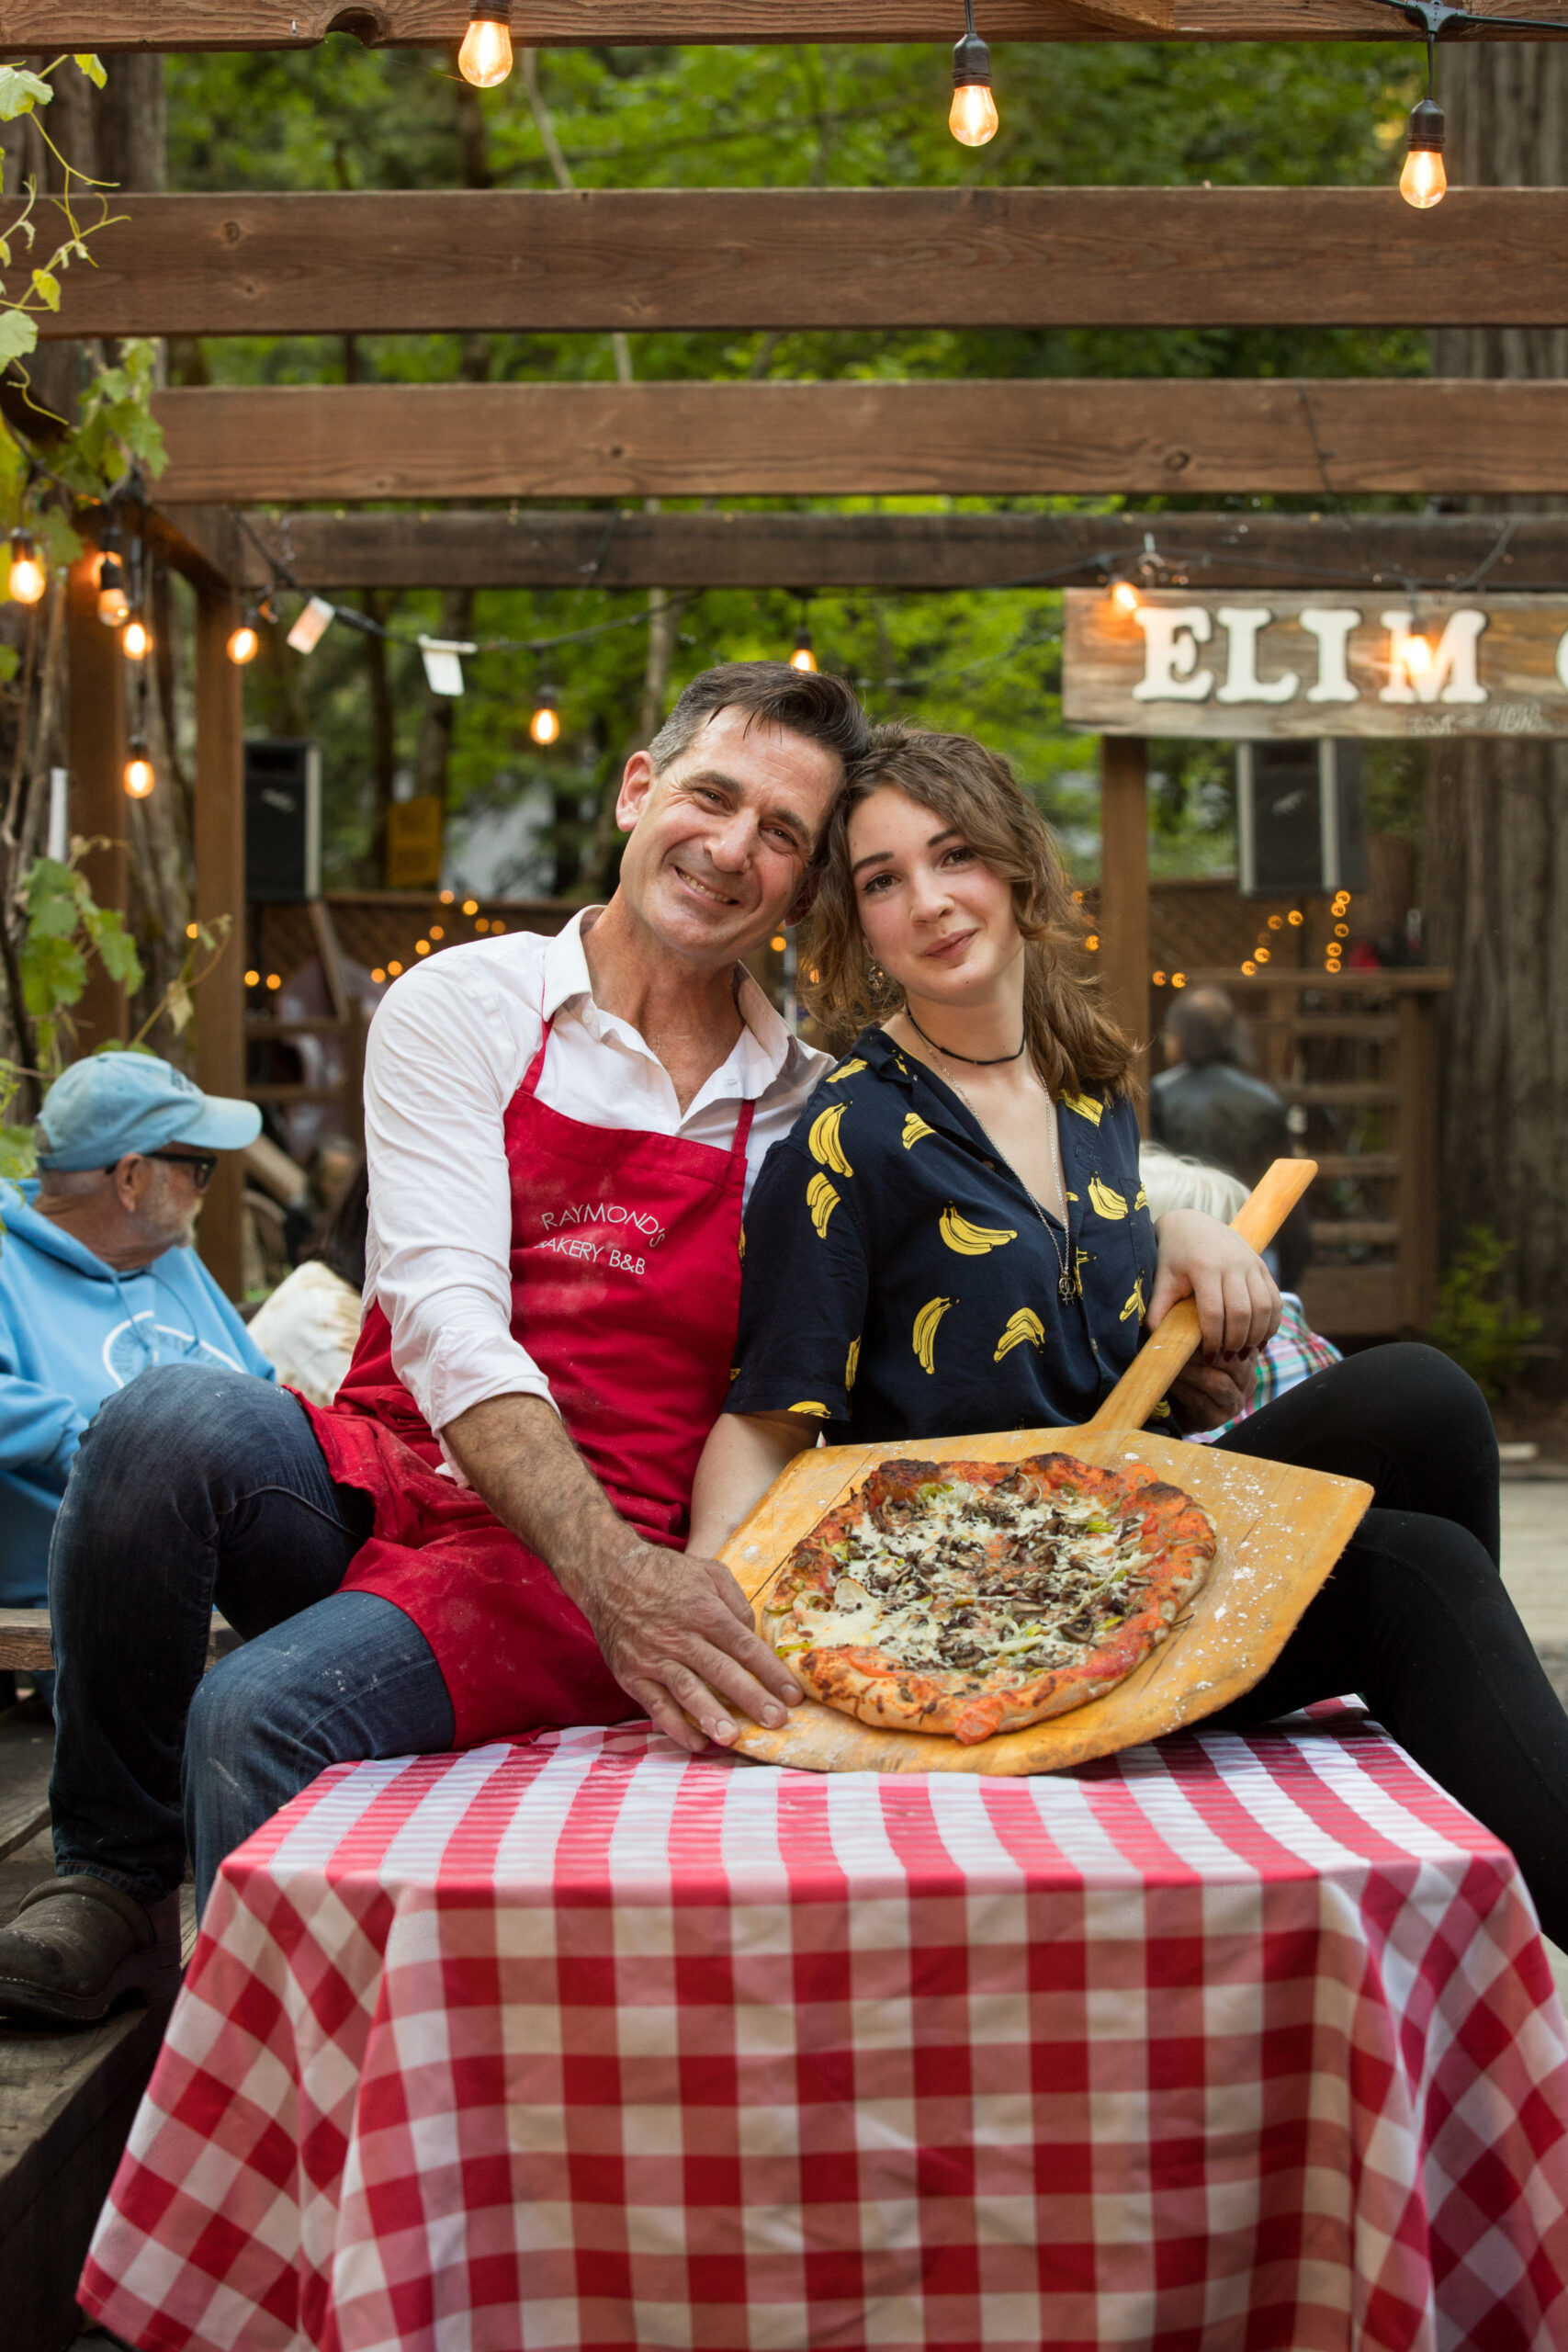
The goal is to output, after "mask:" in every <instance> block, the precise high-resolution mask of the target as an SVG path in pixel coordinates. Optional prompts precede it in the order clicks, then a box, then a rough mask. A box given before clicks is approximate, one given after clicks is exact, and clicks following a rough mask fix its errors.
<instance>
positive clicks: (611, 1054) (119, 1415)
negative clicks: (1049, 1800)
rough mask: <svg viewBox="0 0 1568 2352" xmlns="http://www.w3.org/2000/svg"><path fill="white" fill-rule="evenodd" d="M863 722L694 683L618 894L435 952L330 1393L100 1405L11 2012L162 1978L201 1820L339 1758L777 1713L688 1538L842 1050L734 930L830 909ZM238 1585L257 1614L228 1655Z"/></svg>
mask: <svg viewBox="0 0 1568 2352" xmlns="http://www.w3.org/2000/svg"><path fill="white" fill-rule="evenodd" d="M865 735H866V726H865V719H864V716H863V713H862V711H861V709H860V707H859V705H858V703H857V702H856V701H855V699H854V696H853V695H852V694H851V692H850V690H849V689H848V687H846V686H845V685H844V684H842V683H841V682H840V681H839V680H837V679H832V678H827V677H822V676H818V675H814V674H811V673H799V672H797V671H795V670H794V669H792V668H790V667H789V666H787V665H786V664H784V663H782V662H754V663H735V664H731V665H728V667H726V668H724V669H720V670H716V671H710V672H707V673H705V675H704V676H702V677H700V678H698V679H697V680H695V681H694V684H692V685H690V686H689V687H688V688H687V689H686V691H685V693H684V694H683V695H682V696H681V698H680V700H679V702H678V703H677V704H676V707H675V709H674V711H673V712H672V714H671V718H670V719H669V721H668V722H667V723H666V725H665V727H664V728H663V729H662V730H661V731H660V734H659V735H658V736H657V737H656V738H655V740H654V741H653V743H652V744H651V745H650V746H649V750H648V751H647V752H637V754H635V755H634V757H633V758H632V759H631V761H630V762H629V763H627V766H626V775H625V779H624V782H623V785H622V789H621V796H620V801H619V806H618V809H617V815H618V818H619V821H620V823H621V825H622V826H623V828H624V829H626V831H628V832H629V834H630V839H629V841H628V842H627V844H626V854H625V857H624V861H623V864H622V868H621V875H620V880H619V884H618V887H617V888H616V890H615V896H614V897H613V898H612V899H611V901H610V903H609V905H608V906H607V907H605V908H603V909H597V910H592V909H591V910H586V911H585V912H584V913H583V914H581V915H580V916H578V917H576V918H574V920H573V921H572V922H571V923H570V924H569V925H568V926H567V929H566V930H565V931H564V932H563V933H561V934H560V935H559V937H558V938H556V939H549V940H546V939H540V938H537V937H535V936H533V935H531V934H527V933H508V934H504V935H502V937H500V938H490V939H486V940H482V941H476V942H474V943H473V944H470V945H468V946H464V947H462V948H459V949H456V950H454V951H451V952H449V953H447V954H446V955H443V956H439V957H432V958H431V959H430V961H429V962H428V963H426V964H424V965H423V966H421V967H418V968H417V969H416V970H414V971H413V972H411V973H410V974H409V975H408V976H407V977H406V978H404V979H403V980H401V981H400V983H399V984H398V986H397V987H396V988H395V989H393V990H392V992H391V993H390V995H389V999H388V1001H387V1002H386V1004H385V1005H384V1006H383V1008H382V1010H381V1011H380V1012H378V1015H377V1019H376V1022H375V1024H374V1026H373V1028H372V1031H371V1036H370V1044H369V1051H368V1055H367V1069H366V1137H367V1156H368V1160H369V1170H370V1239H369V1250H368V1257H367V1300H368V1302H369V1305H368V1311H367V1316H366V1319H365V1324H364V1329H363V1331H362V1334H361V1339H360V1344H359V1347H358V1350H357V1351H356V1353H355V1360H354V1363H353V1365H352V1367H351V1369H350V1372H349V1374H348V1377H347V1379H346V1380H345V1382H344V1385H343V1388H342V1389H341V1391H340V1392H339V1396H338V1398H337V1401H336V1403H335V1404H334V1405H333V1407H332V1408H328V1409H325V1410H322V1409H320V1408H316V1407H314V1406H306V1405H304V1404H303V1403H302V1402H301V1401H300V1400H299V1399H298V1398H297V1397H292V1396H290V1395H289V1394H288V1392H278V1391H275V1390H270V1389H269V1388H267V1387H266V1386H265V1385H264V1384H263V1383H260V1382H256V1381H246V1380H244V1379H243V1378H242V1377H241V1376H240V1375H237V1374H229V1373H224V1372H222V1371H213V1372H208V1371H205V1370H186V1369H185V1368H184V1367H171V1368H170V1369H169V1370H167V1371H154V1372H152V1373H149V1374H144V1375H143V1376H142V1377H141V1379H139V1380H137V1381H136V1382H135V1383H133V1384H132V1385H131V1386H130V1388H128V1389H126V1390H124V1391H123V1392H121V1394H120V1395H119V1396H118V1397H115V1398H114V1399H113V1400H112V1401H111V1402H110V1404H109V1405H108V1406H107V1407H106V1408H105V1409H104V1411H103V1412H102V1413H101V1414H100V1415H99V1417H98V1419H97V1420H96V1422H95V1423H94V1424H93V1427H92V1428H91V1430H89V1431H88V1433H87V1436H86V1438H85V1440H84V1442H83V1447H82V1453H81V1455H80V1457H79V1462H78V1466H77V1467H76V1469H75V1470H74V1471H73V1476H72V1479H71V1483H70V1487H69V1488H68V1491H67V1494H66V1497H65V1500H64V1503H63V1505H62V1510H61V1513H60V1521H59V1527H58V1532H57V1534H56V1539H55V1545H54V1551H53V1554H52V1555H51V1611H52V1616H53V1624H54V1634H55V1642H56V1656H57V1658H58V1661H59V1668H60V1673H59V1684H58V1694H57V1706H58V1724H59V1732H58V1740H57V1747H56V1758H55V1770H54V1780H53V1783H52V1785H51V1813H52V1816H53V1826H54V1847H55V1869H56V1875H55V1877H54V1878H53V1879H51V1880H50V1881H48V1882H46V1883H45V1884H44V1885H43V1886H41V1887H39V1888H37V1889H35V1890H34V1892H33V1894H31V1895H30V1896H29V1897H28V1902H27V1904H26V1905H25V1906H24V1908H23V1910H22V1912H21V1913H20V1914H19V1915H18V1917H17V1920H16V1922H15V1924H14V1925H13V1926H12V1927H11V1928H6V1929H5V1930H4V1931H0V2014H10V2015H20V2016H29V2017H48V2018H60V2019H80V2020H86V2019H90V2018H96V2017H99V2016H101V2015H103V2013H104V2012H105V2010H106V2009H107V2007H109V2006H110V2005H111V2004H112V2003H113V2002H114V2001H115V2000H116V1999H118V1997H119V1996H120V1995H121V1994H122V1993H124V1992H126V1991H127V1990H131V1989H144V1990H149V1991H152V1990H155V1989H156V1988H157V1987H158V1986H159V1985H161V1984H162V1983H164V1982H165V1981H167V1980H168V1979H169V1978H170V1977H171V1975H172V1973H174V1971H175V1969H176V1968H177V1957H178V1934H177V1930H178V1894H177V1889H178V1885H179V1881H180V1878H181V1875H182V1872H183V1869H184V1862H185V1854H186V1842H187V1839H188V1843H189V1846H190V1849H191V1851H192V1853H193V1855H194V1858H195V1861H196V1866H197V1887H198V1893H199V1894H200V1895H202V1896H203V1897H205V1894H206V1891H207V1888H208V1886H209V1884H210V1882H211V1878H212V1875H213V1873H214V1871H216V1869H217V1866H218V1864H219V1862H220V1860H221V1859H222V1857H223V1855H224V1854H225V1853H227V1852H228V1851H230V1850H231V1848H232V1847H233V1846H234V1845H235V1844H237V1843H238V1841H239V1839H240V1838H243V1837H244V1836H246V1835H248V1833H249V1832H250V1830H251V1829H253V1828H254V1827H255V1826H257V1825H258V1824H259V1823H260V1822H262V1821H264V1820H265V1819H266V1818H267V1817H268V1815H270V1814H272V1813H273V1812H274V1811H275V1810H276V1807H277V1806H278V1805H279V1804H283V1803H284V1802H286V1801H287V1799H288V1797H289V1796H290V1795H292V1794H294V1793H295V1792H297V1791H298V1790H299V1789H300V1788H302V1787H304V1786H305V1785H306V1784H307V1783H308V1782H309V1781H310V1780H312V1779H313V1778H314V1777H315V1775H316V1773H317V1772H318V1771H320V1770H322V1769H323V1768H324V1767H325V1766H327V1765H329V1764H332V1763H336V1762H344V1761H347V1760H351V1759H357V1758H365V1757H373V1756H395V1755H402V1754H408V1753H411V1752H413V1753H419V1752H429V1751H432V1750H436V1749H441V1748H445V1747H453V1746H457V1747H470V1746H472V1745H474V1744H475V1743H477V1742H479V1741H481V1740H486V1739H492V1738H496V1737H499V1736H505V1735H507V1734H514V1733H521V1732H526V1731H529V1730H532V1729H536V1728H538V1727H540V1726H542V1725H548V1724H573V1723H607V1722H616V1721H619V1720H621V1719H623V1718H624V1717H627V1716H633V1715H640V1714H649V1715H651V1716H652V1717H653V1719H654V1720H655V1722H656V1723H658V1724H659V1725H660V1727H661V1728H662V1729H663V1730H664V1731H666V1732H667V1733H668V1734H669V1735H670V1736H671V1738H673V1739H675V1740H677V1741H679V1742H680V1743H681V1744H682V1746H683V1747H687V1748H688V1749H691V1750H696V1749H700V1748H701V1747H704V1746H705V1744H706V1741H707V1740H708V1739H714V1740H717V1741H720V1742H726V1741H728V1740H730V1739H733V1737H734V1736H735V1714H736V1713H744V1714H747V1715H750V1716H751V1717H753V1718H755V1719H758V1720H760V1721H762V1722H765V1723H775V1724H777V1723H782V1722H783V1721H784V1708H785V1707H786V1706H788V1705H790V1704H793V1703H794V1702H795V1700H796V1699H797V1697H798V1695H799V1694H798V1691H797V1690H796V1688H795V1684H794V1682H793V1680H792V1679H791V1678H790V1676H789V1674H788V1672H787V1670H786V1669H785V1668H784V1666H783V1664H782V1662H781V1661H780V1660H779V1659H778V1658H777V1657H775V1656H774V1655H773V1652H772V1651H771V1650H769V1649H768V1648H766V1647H765V1646H764V1645H763V1644H762V1643H761V1642H760V1641H759V1640H758V1638H757V1636H756V1634H755V1633H754V1631H753V1629H752V1623H751V1615H750V1610H749V1609H748V1608H747V1607H746V1605H745V1603H744V1601H743V1600H741V1598H740V1594H739V1589H738V1588H737V1587H736V1585H735V1582H734V1580H733V1578H732V1577H730V1576H729V1574H728V1570H727V1569H725V1568H723V1567H722V1566H719V1564H718V1563H717V1562H716V1561H712V1560H705V1559H701V1558H698V1557H695V1556H694V1555H686V1554H684V1553H683V1552H682V1549H681V1545H682V1541H683V1538H684V1535H685V1532H686V1528H687V1524H688V1520H687V1511H688V1505H689V1501H690V1496H691V1484H692V1477H693V1474H694V1470H695V1466H696V1462H697V1457H698V1454H699V1453H700V1452H701V1449H702V1444H703V1441H704V1439H705V1435H706V1433H707V1430H708V1429H709V1427H710V1425H711V1423H712V1421H713V1419H715V1417H716V1413H717V1411H718V1408H719V1405H720V1402H721V1400H722V1398H723V1396H724V1392H725V1387H726V1385H727V1382H728V1373H729V1363H730V1345H731V1340H732V1339H733V1336H734V1330H735V1323H736V1314H737V1307H738V1303H739V1259H740V1250H741V1247H742V1241H741V1230H740V1218H741V1211H742V1207H743V1205H744V1201H745V1197H746V1192H747V1188H748V1184H749V1182H750V1178H751V1176H752V1175H754V1173H755V1171H756V1169H757V1166H758V1165H759V1163H760V1160H761V1156H762V1154H763V1153H764V1152H765V1151H766V1149H767V1148H768V1147H769V1145H770V1144H771V1143H772V1142H773V1141H775V1140H777V1139H778V1138H779V1137H781V1136H783V1135H784V1134H785V1133H787V1131H788V1128H789V1126H790V1125H791V1123H792V1121H793V1119H794V1117H795V1113H796V1112H797V1110H798V1109H799V1107H800V1105H801V1104H802V1103H804V1101H805V1100H806V1097H807V1094H808V1093H809V1091H810V1089H811V1086H812V1084H813V1083H814V1081H815V1076H816V1072H817V1070H818V1068H819V1067H820V1065H821V1058H822V1057H820V1056H819V1055H817V1054H814V1053H812V1052H811V1051H810V1050H809V1049H808V1048H807V1047H805V1046H802V1045H801V1044H800V1043H799V1042H798V1040H796V1039H795V1038H794V1037H793V1036H791V1035H790V1034H789V1032H788V1031H787V1030H786V1029H785V1028H784V1024H783V1023H782V1022H780V1021H779V1019H778V1017H777V1015H776V1014H775V1013H774V1012H773V1010H772V1008H771V1007H770V1006H769V1005H768V1003H767V1001H766V999H765V998H764V997H763V996H762V994H761V990H760V989H758V988H757V986H756V984H755V982H753V981H752V980H750V978H749V977H747V976H746V975H745V973H744V970H743V967H742V964H741V960H740V959H742V958H743V957H744V956H747V955H748V954H750V952H751V951H753V950H754V949H756V948H757V947H759V946H761V944H762V943H763V941H764V940H766V939H767V938H768V937H769V936H770V935H771V933H773V931H774V930H775V929H776V927H777V926H778V925H779V924H780V923H782V922H785V921H786V920H789V919H790V918H791V917H792V915H793V914H795V913H796V912H798V911H800V910H802V908H803V905H804V902H805V898H806V895H807V892H808V889H809V874H810V867H811V863H812V858H813V854H814V852H815V849H816V846H817V842H818V839H819V837H820V834H821V830H822V827H823V824H824V822H825V820H826V818H827V814H828V809H829V804H830V802H831V800H832V797H833V795H834V792H835V791H836V789H837V787H838V785H839V782H840V777H841V775H842V773H843V765H844V763H845V761H846V759H849V758H852V757H853V756H854V755H855V754H856V753H857V752H859V751H860V750H861V749H862V747H863V743H864V741H865ZM215 1604H216V1606H218V1607H219V1608H220V1609H221V1610H222V1611H223V1613H224V1615H225V1616H226V1617H227V1618H228V1619H229V1620H230V1622H231V1623H232V1624H234V1625H235V1626H236V1627H238V1629H239V1630H240V1632H241V1633H242V1634H244V1635H245V1636H246V1637H247V1638H246V1642H245V1645H244V1646H243V1648H242V1649H240V1650H239V1651H237V1652H236V1653H235V1654H234V1655H233V1656H232V1657H229V1658H227V1659H225V1660H224V1661H223V1663H222V1664H221V1665H220V1667H218V1668H216V1669H215V1671H214V1672H213V1673H212V1674H211V1675H210V1676H209V1677H208V1678H207V1679H206V1680H205V1681H203V1679H202V1667H203V1662H204V1658H205V1652H206V1644H207V1626H208V1621H209V1612H210V1611H211V1609H212V1607H213V1606H214V1605H215ZM187 1713H188V1721H187ZM182 1767H183V1781H184V1813H183V1818H182V1808H181V1783H182Z"/></svg>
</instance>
